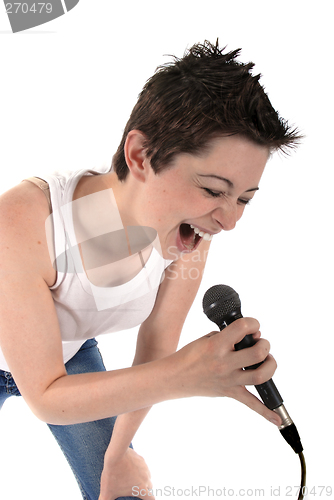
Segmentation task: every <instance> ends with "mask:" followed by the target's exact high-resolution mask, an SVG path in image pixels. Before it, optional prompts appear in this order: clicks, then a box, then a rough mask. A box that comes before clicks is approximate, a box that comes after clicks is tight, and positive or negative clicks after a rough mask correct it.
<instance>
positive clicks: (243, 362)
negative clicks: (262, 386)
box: [233, 339, 270, 368]
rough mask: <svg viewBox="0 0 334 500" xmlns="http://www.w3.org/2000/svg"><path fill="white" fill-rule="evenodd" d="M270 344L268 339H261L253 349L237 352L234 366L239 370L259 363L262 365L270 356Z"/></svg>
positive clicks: (248, 348)
mask: <svg viewBox="0 0 334 500" xmlns="http://www.w3.org/2000/svg"><path fill="white" fill-rule="evenodd" d="M269 350H270V343H269V342H268V340H266V339H259V340H258V341H257V342H256V344H254V345H253V346H252V347H247V348H245V349H242V350H241V351H236V355H235V356H234V360H233V361H234V364H236V363H237V364H236V367H239V368H247V367H248V366H253V365H255V364H257V363H262V362H263V361H264V360H265V359H266V358H267V356H268V354H269Z"/></svg>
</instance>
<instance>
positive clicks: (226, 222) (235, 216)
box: [212, 205, 242, 231]
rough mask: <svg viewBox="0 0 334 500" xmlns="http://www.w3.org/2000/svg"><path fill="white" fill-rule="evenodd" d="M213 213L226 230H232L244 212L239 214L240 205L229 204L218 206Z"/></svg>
mask: <svg viewBox="0 0 334 500" xmlns="http://www.w3.org/2000/svg"><path fill="white" fill-rule="evenodd" d="M212 215H213V217H214V219H216V221H217V222H218V223H219V224H220V225H221V226H222V228H223V230H224V231H231V230H232V229H234V228H235V226H236V224H237V222H238V220H239V219H240V217H241V215H242V214H239V210H238V206H236V205H235V206H232V205H229V206H228V207H227V206H225V207H224V208H217V210H215V211H214V213H213V214H212Z"/></svg>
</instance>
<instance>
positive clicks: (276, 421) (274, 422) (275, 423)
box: [270, 418, 281, 427]
mask: <svg viewBox="0 0 334 500" xmlns="http://www.w3.org/2000/svg"><path fill="white" fill-rule="evenodd" d="M270 422H271V423H272V424H274V425H277V427H278V426H279V425H281V422H278V420H275V419H274V418H272V419H270Z"/></svg>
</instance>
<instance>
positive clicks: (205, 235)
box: [190, 224, 213, 241]
mask: <svg viewBox="0 0 334 500" xmlns="http://www.w3.org/2000/svg"><path fill="white" fill-rule="evenodd" d="M190 227H191V228H192V229H193V230H194V232H195V233H196V234H198V235H199V236H200V237H201V238H203V240H207V241H211V240H212V238H213V234H209V233H205V232H204V231H201V230H200V229H198V227H195V226H192V225H191V224H190Z"/></svg>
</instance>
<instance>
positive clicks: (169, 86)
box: [113, 40, 301, 181]
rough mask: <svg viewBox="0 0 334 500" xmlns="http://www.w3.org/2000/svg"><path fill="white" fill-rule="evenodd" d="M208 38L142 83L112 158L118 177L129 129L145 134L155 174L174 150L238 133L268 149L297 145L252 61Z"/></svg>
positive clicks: (124, 169)
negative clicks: (265, 89)
mask: <svg viewBox="0 0 334 500" xmlns="http://www.w3.org/2000/svg"><path fill="white" fill-rule="evenodd" d="M225 48H226V47H224V48H223V49H220V48H219V46H218V40H217V42H216V45H213V44H211V43H210V42H208V41H207V40H206V41H205V42H204V44H196V45H193V46H192V47H191V48H190V49H189V50H188V51H186V53H185V54H184V56H183V58H182V59H178V58H177V57H175V56H174V57H173V58H174V61H173V62H172V63H167V64H164V65H162V66H159V67H158V68H157V70H156V72H155V74H154V75H153V76H152V77H151V78H150V79H149V80H148V81H147V82H146V84H145V86H144V88H143V90H142V92H141V93H140V95H139V98H138V101H137V104H136V105H135V107H134V108H133V111H132V113H131V116H130V118H129V121H128V123H127V125H126V127H125V130H124V133H123V137H122V141H121V143H120V145H119V147H118V150H117V152H116V154H115V155H114V158H113V168H114V170H115V172H116V173H117V176H118V178H119V180H121V181H122V180H125V179H126V177H127V174H128V172H129V169H128V166H127V164H126V160H125V156H124V144H125V141H126V137H127V135H128V133H129V132H130V131H131V130H135V129H136V130H140V131H141V132H143V134H144V135H145V137H146V140H145V143H144V147H145V149H146V156H147V157H148V158H149V159H150V163H151V166H152V168H153V170H154V172H155V173H158V172H159V171H161V170H163V169H164V168H167V167H169V166H170V165H171V163H172V160H173V159H174V157H175V155H177V154H179V153H190V154H194V155H196V154H201V153H202V152H203V151H205V149H206V147H207V145H208V142H209V141H210V139H212V138H214V137H217V136H222V135H225V134H229V135H232V134H233V135H234V134H240V135H242V136H244V137H246V138H248V139H250V140H252V141H254V142H255V143H257V144H260V145H263V146H267V147H268V148H269V150H270V151H271V152H273V151H276V150H281V151H283V152H286V151H287V149H288V148H291V147H294V146H296V145H297V143H298V141H299V140H300V139H301V135H299V134H298V131H297V130H296V129H291V128H290V127H289V125H288V123H287V122H286V121H285V120H283V119H282V118H281V117H280V116H279V115H278V113H277V112H276V111H275V109H274V108H273V107H272V105H271V103H270V101H269V98H268V96H267V94H266V93H265V91H264V89H263V87H262V86H261V85H260V83H259V79H260V77H261V75H255V76H253V75H252V74H251V70H252V68H253V67H254V64H253V63H252V62H249V63H247V64H244V63H241V62H238V61H236V60H235V59H236V57H237V56H238V55H239V53H240V50H241V49H237V50H233V51H231V52H227V53H224V52H223V51H224V50H225Z"/></svg>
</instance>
